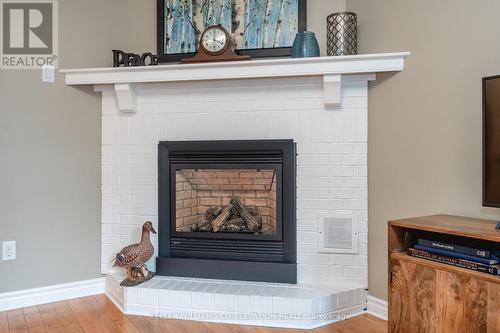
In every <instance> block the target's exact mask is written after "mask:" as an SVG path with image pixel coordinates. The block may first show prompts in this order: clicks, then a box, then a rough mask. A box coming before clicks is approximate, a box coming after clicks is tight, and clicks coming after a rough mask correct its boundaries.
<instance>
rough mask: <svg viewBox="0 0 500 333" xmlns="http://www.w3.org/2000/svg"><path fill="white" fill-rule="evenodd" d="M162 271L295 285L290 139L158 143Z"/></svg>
mask: <svg viewBox="0 0 500 333" xmlns="http://www.w3.org/2000/svg"><path fill="white" fill-rule="evenodd" d="M158 161H159V165H158V177H159V183H158V184H159V197H158V199H159V206H158V208H159V216H158V218H159V225H158V229H159V256H158V258H157V268H156V270H157V274H159V275H171V276H186V277H201V278H216V279H229V280H247V281H265V282H286V283H296V279H297V270H296V217H295V215H296V213H295V210H296V206H295V201H296V195H295V192H296V189H295V187H296V186H295V177H296V175H295V168H296V165H295V145H294V143H293V141H292V140H258V141H251V140H248V141H169V142H160V144H159V148H158Z"/></svg>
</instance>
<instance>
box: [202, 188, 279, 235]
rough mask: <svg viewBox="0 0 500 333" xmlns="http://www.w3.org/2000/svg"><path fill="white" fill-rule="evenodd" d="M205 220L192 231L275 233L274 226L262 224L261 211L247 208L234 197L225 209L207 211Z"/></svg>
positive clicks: (217, 208) (218, 208)
mask: <svg viewBox="0 0 500 333" xmlns="http://www.w3.org/2000/svg"><path fill="white" fill-rule="evenodd" d="M205 219H206V220H205V221H204V222H203V223H201V224H197V225H196V226H194V227H193V228H192V231H201V232H203V231H204V232H243V233H258V234H272V233H274V227H273V226H271V225H270V224H268V223H265V224H263V223H262V217H261V215H260V212H259V209H258V208H257V207H245V206H244V205H243V204H242V203H241V200H240V198H238V197H232V198H231V200H230V202H229V204H228V205H227V206H225V207H221V206H218V207H211V208H209V209H207V211H206V213H205Z"/></svg>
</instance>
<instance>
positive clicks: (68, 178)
mask: <svg viewBox="0 0 500 333" xmlns="http://www.w3.org/2000/svg"><path fill="white" fill-rule="evenodd" d="M344 8H345V0H333V1H332V0H314V1H312V0H310V1H309V6H308V21H309V30H312V31H315V32H316V33H317V35H318V40H319V42H320V47H321V51H322V53H323V54H324V53H325V51H326V50H325V44H326V43H325V29H326V28H325V20H326V16H327V15H328V14H330V13H332V12H335V11H338V10H343V9H344ZM114 48H117V49H122V50H126V51H134V52H143V51H153V52H154V51H155V50H156V1H154V0H148V1H133V0H128V1H123V0H106V1H99V0H86V1H77V0H63V1H59V59H60V68H84V67H103V66H110V65H111V50H112V49H114ZM0 152H1V155H0V241H6V240H16V241H17V252H18V253H17V260H16V261H10V262H2V261H0V276H1V279H0V281H1V283H0V293H1V292H5V291H11V290H18V289H26V288H33V287H39V286H45V285H50V284H57V283H64V282H70V281H77V280H84V279H90V278H94V277H98V276H99V253H100V246H99V244H100V222H99V221H100V195H99V186H100V96H99V95H98V94H95V93H92V89H91V87H85V88H74V87H68V86H65V85H64V83H63V77H62V75H60V74H58V75H57V83H56V84H45V83H41V73H40V71H34V70H27V71H19V70H0Z"/></svg>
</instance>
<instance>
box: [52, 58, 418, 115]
mask: <svg viewBox="0 0 500 333" xmlns="http://www.w3.org/2000/svg"><path fill="white" fill-rule="evenodd" d="M409 54H410V53H409V52H400V53H383V54H363V55H355V56H340V57H318V58H301V59H291V58H286V59H270V60H252V61H245V62H219V63H207V64H189V65H181V64H173V65H160V66H146V67H119V68H87V69H66V70H61V71H60V72H61V73H63V74H65V80H66V84H68V85H94V86H95V90H96V91H102V90H103V89H106V88H108V89H109V88H111V89H114V91H115V94H116V98H117V102H118V107H119V109H120V110H121V111H123V112H135V111H137V97H136V95H137V93H136V86H137V84H145V83H159V82H189V81H210V80H229V79H258V78H280V77H281V78H284V77H307V76H322V77H323V94H324V104H325V106H338V105H339V104H340V101H341V97H342V96H341V82H342V80H343V77H345V76H348V75H349V76H350V75H368V77H367V79H368V80H374V79H375V77H374V74H375V73H377V72H395V71H402V70H403V69H404V61H405V58H406V57H407V56H408V55H409Z"/></svg>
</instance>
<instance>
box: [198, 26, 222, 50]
mask: <svg viewBox="0 0 500 333" xmlns="http://www.w3.org/2000/svg"><path fill="white" fill-rule="evenodd" d="M227 43H228V40H227V35H226V32H225V31H224V30H223V29H222V28H220V27H217V26H215V27H210V28H208V29H207V30H205V32H204V33H203V36H201V45H202V46H203V48H204V49H205V51H207V52H208V53H212V54H216V53H220V52H222V51H224V49H225V48H226V46H227Z"/></svg>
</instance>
